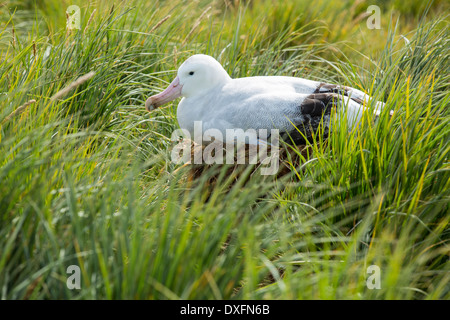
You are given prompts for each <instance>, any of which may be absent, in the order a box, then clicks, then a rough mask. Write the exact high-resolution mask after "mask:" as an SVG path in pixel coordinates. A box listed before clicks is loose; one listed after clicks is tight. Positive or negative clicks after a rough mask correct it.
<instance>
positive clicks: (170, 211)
mask: <svg viewBox="0 0 450 320" xmlns="http://www.w3.org/2000/svg"><path fill="white" fill-rule="evenodd" d="M372 4H376V5H378V6H379V8H380V10H381V16H380V24H381V25H380V27H381V28H380V29H369V28H368V27H367V24H366V22H367V19H368V18H369V16H370V15H371V14H370V13H369V14H368V13H367V12H366V10H367V8H368V6H369V5H372ZM70 5H77V6H79V8H80V13H81V24H80V29H79V30H77V29H75V30H68V29H67V28H66V23H67V15H66V10H67V8H68V7H69V6H70ZM448 14H449V2H448V1H444V0H442V1H437V0H436V1H432V2H427V1H422V0H409V1H402V0H383V1H381V0H379V1H366V0H357V1H349V0H342V1H325V0H316V1H309V0H295V1H269V0H261V1H256V0H253V1H234V0H217V1H180V0H172V1H132V0H130V1H100V0H99V1H89V2H88V1H75V0H73V1H72V0H71V1H66V0H45V1H44V0H28V1H27V0H23V1H15V0H11V1H6V2H5V1H2V2H1V3H0V57H1V61H0V298H1V299H178V298H183V299H448V298H450V291H449V279H450V273H449V271H450V269H449V252H450V251H449V235H450V233H449V228H448V222H449V219H450V215H449V197H450V192H449V181H450V179H449V173H450V166H449V150H450V144H449V132H450V130H449V128H450V123H449V120H450V117H449V108H448V104H449V98H450V94H449V75H450V72H449V57H450V54H449V28H448V26H449V16H448ZM195 53H204V54H209V55H212V56H214V57H216V58H217V59H218V60H219V61H220V62H221V63H222V64H223V65H224V67H225V68H226V70H227V71H228V72H229V73H230V75H231V76H232V77H245V76H255V75H288V76H298V77H304V78H309V79H314V80H320V81H326V82H330V83H339V84H342V85H349V86H353V87H356V88H360V89H361V90H364V91H366V92H367V93H368V94H370V95H372V96H374V97H375V98H376V99H378V100H382V101H385V102H386V105H387V106H388V108H387V109H386V110H387V112H384V113H383V114H382V115H381V116H380V118H379V120H378V121H377V122H376V123H375V124H374V123H373V121H372V120H371V119H370V118H369V117H365V118H364V121H363V123H362V124H361V126H360V127H359V128H358V130H354V131H352V132H350V133H349V132H348V130H345V124H340V125H341V126H342V128H343V130H339V131H335V132H333V133H332V135H331V136H330V138H329V141H328V143H327V144H326V145H322V144H314V145H313V146H312V150H313V151H312V152H311V153H310V154H308V155H307V156H306V157H303V158H302V161H301V163H300V165H298V166H296V165H294V164H292V166H291V168H290V172H291V174H289V175H287V176H285V177H278V178H274V177H262V176H260V175H257V174H254V175H251V178H250V179H247V178H248V176H249V175H250V173H251V168H249V169H246V170H243V171H239V170H236V172H235V173H233V174H231V175H229V174H227V173H226V169H227V168H226V167H212V168H210V169H209V170H206V171H205V172H204V173H203V174H202V176H201V177H200V178H198V179H197V180H192V179H190V178H189V168H185V167H183V168H181V167H180V166H178V165H175V164H173V163H171V162H170V150H171V147H172V146H173V145H174V143H173V142H171V141H170V136H171V132H172V131H173V130H174V129H176V128H177V121H176V105H177V102H174V103H172V104H170V105H169V106H168V107H167V108H162V109H158V110H156V111H154V112H152V113H151V114H149V113H148V112H146V111H145V108H144V102H145V99H146V98H147V97H148V96H150V95H152V94H155V93H157V92H160V91H161V90H162V89H163V88H165V87H166V85H167V84H168V83H169V82H170V81H171V80H172V78H173V77H174V74H175V72H176V69H177V67H178V66H179V65H180V63H181V62H182V61H184V60H185V59H186V58H187V57H189V56H190V55H192V54H195ZM80 77H81V78H80ZM77 79H78V80H77ZM389 110H393V111H394V114H393V116H392V117H389V114H388V113H389ZM333 121H337V120H336V119H333ZM212 175H215V176H216V177H217V179H218V180H217V182H216V183H215V184H214V185H210V184H208V183H207V180H208V179H209V178H210V177H211V176H212ZM70 265H77V266H79V267H80V269H81V289H80V290H77V289H73V290H70V289H69V288H68V287H67V285H66V281H67V278H68V276H69V275H70V274H68V273H67V268H68V267H69V266H70ZM371 265H376V266H378V267H379V268H380V284H381V288H380V289H373V290H371V289H369V288H368V286H367V284H366V281H367V279H368V278H369V276H370V275H371V274H370V273H368V272H367V270H368V269H367V268H368V267H369V266H371Z"/></svg>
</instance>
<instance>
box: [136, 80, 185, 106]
mask: <svg viewBox="0 0 450 320" xmlns="http://www.w3.org/2000/svg"><path fill="white" fill-rule="evenodd" d="M182 87H183V86H182V85H181V84H180V78H178V76H177V77H176V78H175V79H174V80H173V81H172V83H171V84H170V85H169V86H168V87H167V88H166V90H164V91H163V92H161V93H158V94H156V95H154V96H151V97H150V98H148V99H147V101H145V108H146V109H147V111H152V110H154V109H156V108H158V107H159V106H161V105H163V104H165V103H167V102H170V101H172V100H175V99H176V98H179V97H180V96H181V88H182Z"/></svg>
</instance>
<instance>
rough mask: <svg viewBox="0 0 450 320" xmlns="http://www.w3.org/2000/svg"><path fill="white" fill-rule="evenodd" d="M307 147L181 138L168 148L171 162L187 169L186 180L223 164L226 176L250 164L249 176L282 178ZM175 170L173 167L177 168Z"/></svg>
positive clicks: (306, 152)
mask: <svg viewBox="0 0 450 320" xmlns="http://www.w3.org/2000/svg"><path fill="white" fill-rule="evenodd" d="M308 153H309V154H311V148H309V147H307V146H306V145H297V146H295V147H292V146H289V145H283V146H280V147H273V146H271V145H250V144H242V145H240V146H239V145H238V146H236V145H234V144H233V145H230V144H224V143H222V142H212V143H210V144H208V145H205V144H202V145H199V144H197V143H195V142H194V141H193V140H189V139H183V140H180V141H179V142H178V143H177V145H175V146H174V147H173V149H172V154H171V156H172V161H173V162H176V163H178V164H180V165H181V167H180V168H179V169H181V168H186V167H188V168H189V174H188V180H189V181H195V180H197V179H199V178H200V177H201V176H202V175H203V174H204V173H206V172H207V171H208V170H209V169H210V168H212V167H217V168H221V167H222V166H226V167H227V169H226V175H227V176H235V177H236V179H238V177H239V173H241V172H243V171H244V170H245V169H246V168H248V166H252V172H251V174H250V176H249V177H252V176H253V175H255V174H258V175H263V176H267V177H274V178H278V177H282V176H284V175H286V174H288V173H290V172H291V170H292V168H293V167H298V166H299V165H300V164H301V162H302V159H306V158H308ZM179 169H177V170H179ZM220 171H221V170H217V171H216V173H215V174H213V175H212V176H211V177H210V178H209V183H214V182H215V181H216V180H217V178H218V175H219V173H220Z"/></svg>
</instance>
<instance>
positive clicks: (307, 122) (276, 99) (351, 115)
mask: <svg viewBox="0 0 450 320" xmlns="http://www.w3.org/2000/svg"><path fill="white" fill-rule="evenodd" d="M180 96H182V97H183V98H182V99H181V101H180V103H179V105H178V109H177V119H178V123H179V125H180V127H181V128H182V129H186V130H188V131H189V132H190V133H191V135H193V134H194V121H202V128H203V131H206V130H208V129H216V130H219V131H220V132H222V134H223V136H224V137H225V136H226V134H225V131H226V129H242V130H244V131H245V130H248V129H255V130H258V129H267V130H270V129H279V130H280V132H285V133H289V135H292V136H293V137H294V140H297V142H300V141H301V140H303V136H302V135H299V134H298V130H300V131H302V132H303V134H304V135H306V137H309V136H311V132H312V131H314V130H315V129H317V127H318V125H319V123H321V122H323V124H324V127H325V128H326V129H327V128H328V125H329V115H330V112H331V110H332V109H333V107H336V108H337V111H339V112H338V113H337V114H338V116H343V115H344V114H345V115H346V116H347V120H348V123H349V126H350V127H353V126H354V125H355V124H356V123H357V122H358V121H359V119H360V118H361V116H362V112H363V109H364V108H365V107H364V105H365V104H366V105H367V103H368V101H369V99H370V97H369V96H368V95H366V94H364V93H363V92H362V91H360V90H357V89H354V88H350V87H344V86H338V85H332V84H326V83H323V82H317V81H311V80H307V79H301V78H294V77H283V76H266V77H247V78H237V79H232V78H231V77H230V76H229V75H228V74H227V72H226V71H225V70H224V69H223V67H222V66H221V65H220V63H219V62H217V61H216V60H215V59H214V58H212V57H210V56H207V55H201V54H198V55H194V56H191V57H190V58H189V59H187V60H186V61H185V62H184V63H183V64H182V65H181V66H180V68H179V69H178V74H177V77H176V78H175V80H174V81H173V82H172V83H171V84H170V85H169V87H168V88H167V89H166V90H165V91H164V92H162V93H160V94H157V95H154V96H152V97H150V98H148V99H147V101H146V108H147V110H149V111H150V110H152V109H153V108H155V107H158V106H160V105H162V104H164V103H167V102H169V101H171V100H174V99H176V98H178V97H180ZM383 106H384V104H383V103H381V102H377V104H376V108H375V114H379V112H380V111H381V109H382V107H383ZM345 108H347V110H346V111H347V112H346V113H345V112H344V109H345ZM262 139H264V138H262Z"/></svg>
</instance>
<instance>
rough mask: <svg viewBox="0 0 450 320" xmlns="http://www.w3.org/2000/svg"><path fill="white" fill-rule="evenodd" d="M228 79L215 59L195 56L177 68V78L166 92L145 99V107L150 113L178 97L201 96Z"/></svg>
mask: <svg viewBox="0 0 450 320" xmlns="http://www.w3.org/2000/svg"><path fill="white" fill-rule="evenodd" d="M230 79H231V78H230V76H229V75H228V73H227V72H226V71H225V70H224V69H223V67H222V66H221V65H220V63H219V62H217V60H216V59H214V58H213V57H210V56H207V55H204V54H196V55H193V56H191V57H190V58H188V59H187V60H186V61H185V62H184V63H183V64H182V65H181V66H180V68H178V73H177V76H176V77H175V79H174V80H173V81H172V83H171V84H170V85H169V86H168V87H167V88H166V90H164V91H163V92H161V93H159V94H157V95H154V96H151V97H150V98H148V99H147V101H146V102H145V107H146V109H147V110H148V111H151V110H153V109H155V108H157V107H159V106H161V105H163V104H165V103H167V102H170V101H172V100H175V99H177V98H179V97H186V98H189V97H192V96H196V95H198V94H202V92H204V91H208V90H211V89H212V88H214V87H216V86H219V85H223V84H225V83H226V82H227V81H228V80H230Z"/></svg>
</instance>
